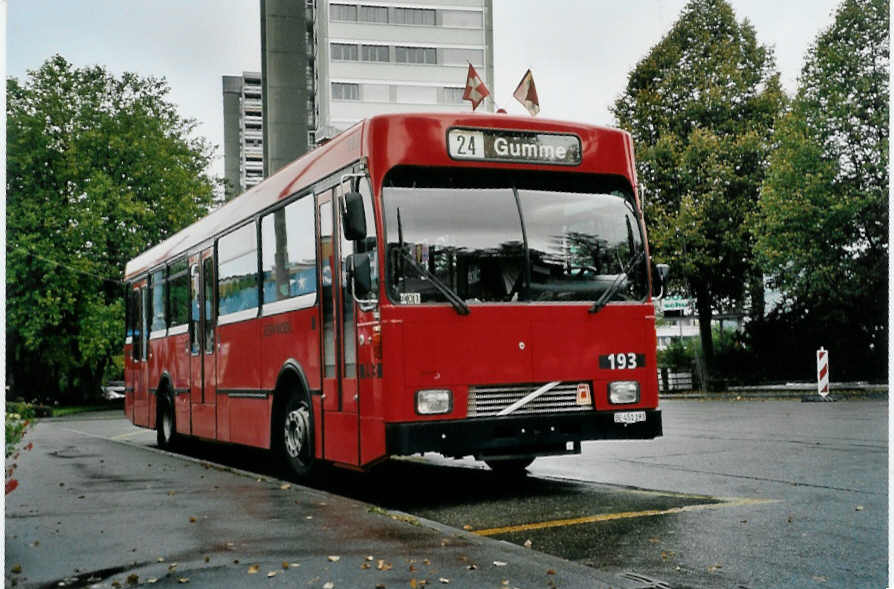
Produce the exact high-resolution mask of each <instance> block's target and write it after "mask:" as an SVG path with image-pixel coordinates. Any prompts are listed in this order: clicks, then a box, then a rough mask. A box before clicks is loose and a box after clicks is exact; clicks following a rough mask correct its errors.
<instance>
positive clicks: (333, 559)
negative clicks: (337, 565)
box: [329, 556, 341, 562]
mask: <svg viewBox="0 0 894 589" xmlns="http://www.w3.org/2000/svg"><path fill="white" fill-rule="evenodd" d="M339 560H341V557H340V556H330V557H329V562H338V561H339Z"/></svg>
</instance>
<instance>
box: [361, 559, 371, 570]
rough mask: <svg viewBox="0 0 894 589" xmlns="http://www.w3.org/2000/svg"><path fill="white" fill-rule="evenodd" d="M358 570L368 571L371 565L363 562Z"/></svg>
mask: <svg viewBox="0 0 894 589" xmlns="http://www.w3.org/2000/svg"><path fill="white" fill-rule="evenodd" d="M360 568H361V569H363V570H366V569H370V568H372V565H371V564H369V563H368V562H365V561H364V562H363V563H362V564H361V565H360Z"/></svg>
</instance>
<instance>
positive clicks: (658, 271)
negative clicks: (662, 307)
mask: <svg viewBox="0 0 894 589" xmlns="http://www.w3.org/2000/svg"><path fill="white" fill-rule="evenodd" d="M668 275H670V266H669V265H667V264H653V265H652V298H654V299H656V300H661V299H663V298H664V285H665V284H667V277H668Z"/></svg>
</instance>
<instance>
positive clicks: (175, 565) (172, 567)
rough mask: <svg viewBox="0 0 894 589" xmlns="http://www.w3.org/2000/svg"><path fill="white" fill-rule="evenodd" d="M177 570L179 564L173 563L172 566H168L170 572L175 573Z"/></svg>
mask: <svg viewBox="0 0 894 589" xmlns="http://www.w3.org/2000/svg"><path fill="white" fill-rule="evenodd" d="M176 568H177V563H176V562H174V563H171V564H169V565H168V570H169V571H173V570H174V569H176Z"/></svg>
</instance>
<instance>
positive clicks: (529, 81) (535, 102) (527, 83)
mask: <svg viewBox="0 0 894 589" xmlns="http://www.w3.org/2000/svg"><path fill="white" fill-rule="evenodd" d="M512 95H513V96H514V97H515V99H516V100H518V101H519V102H521V103H522V106H524V107H525V109H526V110H527V111H528V112H529V113H531V116H532V117H533V116H536V115H537V113H539V112H540V99H539V98H537V87H536V86H534V76H533V75H532V74H531V70H528V71H526V72H525V75H524V76H522V79H521V82H519V83H518V87H517V88H516V89H515V92H513V93H512Z"/></svg>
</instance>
